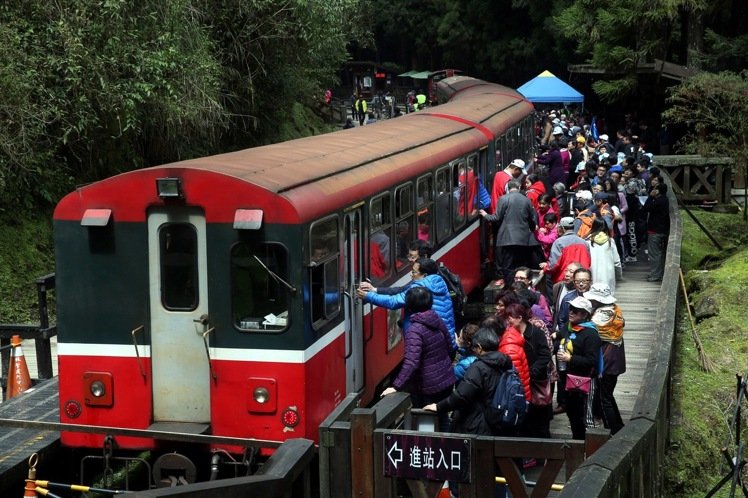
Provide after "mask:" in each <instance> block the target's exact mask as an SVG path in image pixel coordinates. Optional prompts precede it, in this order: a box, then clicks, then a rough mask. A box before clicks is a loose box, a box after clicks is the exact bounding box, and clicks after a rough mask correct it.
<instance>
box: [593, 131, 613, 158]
mask: <svg viewBox="0 0 748 498" xmlns="http://www.w3.org/2000/svg"><path fill="white" fill-rule="evenodd" d="M599 138H600V143H598V144H597V153H598V154H600V155H602V154H608V155H613V154H614V153H615V151H616V148H615V147H613V144H611V143H610V142H608V135H606V134H605V133H603V134H602V135H600V137H599Z"/></svg>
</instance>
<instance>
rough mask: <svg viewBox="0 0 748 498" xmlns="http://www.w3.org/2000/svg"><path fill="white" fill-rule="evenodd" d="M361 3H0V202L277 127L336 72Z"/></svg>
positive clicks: (51, 194)
mask: <svg viewBox="0 0 748 498" xmlns="http://www.w3.org/2000/svg"><path fill="white" fill-rule="evenodd" d="M359 14H360V10H359V0H338V1H335V2H323V1H321V0H286V1H278V0H223V1H219V2H214V1H207V0H171V1H169V2H163V1H161V0H141V1H134V0H68V1H66V2H46V1H42V0H9V1H7V2H3V3H2V5H0V93H2V95H3V101H2V102H1V103H0V210H2V209H4V208H5V209H8V208H9V207H10V206H18V205H22V206H25V207H28V206H31V205H32V204H33V203H35V202H39V201H42V202H55V201H56V200H57V199H58V198H59V197H60V196H61V195H62V194H63V193H65V192H68V191H70V190H71V188H72V185H74V184H75V183H80V182H87V181H91V180H96V179H99V178H102V177H105V176H109V175H111V174H115V173H118V172H121V171H125V170H129V169H133V168H137V167H142V166H149V165H153V164H162V163H166V162H170V161H175V160H179V159H185V158H189V157H194V156H197V155H207V154H211V153H216V152H222V151H225V150H227V149H231V148H240V147H244V146H247V145H250V144H257V143H265V142H268V141H275V140H278V139H279V138H280V137H281V133H280V130H281V128H282V127H281V126H279V125H280V123H281V122H282V121H283V120H284V119H285V118H286V117H287V116H288V114H289V112H290V109H291V107H292V104H293V103H294V102H307V103H313V102H314V101H315V100H316V99H319V98H321V95H322V93H323V92H322V89H323V88H324V87H325V86H329V85H331V84H332V83H333V82H334V78H335V76H334V75H335V74H336V71H337V70H338V68H339V67H340V65H341V63H342V62H343V61H344V60H345V59H346V57H347V52H346V43H347V41H348V39H349V38H350V37H352V36H356V35H355V34H356V33H359V32H360V31H361V29H359V27H360V26H361V25H362V24H361V23H360V22H356V20H357V16H358V15H359Z"/></svg>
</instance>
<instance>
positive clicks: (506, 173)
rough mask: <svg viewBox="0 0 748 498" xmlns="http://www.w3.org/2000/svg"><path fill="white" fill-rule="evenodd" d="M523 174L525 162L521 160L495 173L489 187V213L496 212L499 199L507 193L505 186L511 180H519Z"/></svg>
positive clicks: (514, 161) (516, 160) (515, 160)
mask: <svg viewBox="0 0 748 498" xmlns="http://www.w3.org/2000/svg"><path fill="white" fill-rule="evenodd" d="M524 173H525V162H524V161H523V160H522V159H514V160H512V162H510V163H509V164H508V165H507V167H506V168H504V169H503V170H501V171H499V172H498V173H496V175H495V176H494V177H493V186H492V187H491V212H493V213H495V212H496V206H497V205H498V203H499V199H500V198H501V196H502V195H504V194H506V193H507V192H508V191H509V189H508V188H507V184H508V183H509V182H510V181H512V180H517V179H519V177H520V176H522V175H523V174H524Z"/></svg>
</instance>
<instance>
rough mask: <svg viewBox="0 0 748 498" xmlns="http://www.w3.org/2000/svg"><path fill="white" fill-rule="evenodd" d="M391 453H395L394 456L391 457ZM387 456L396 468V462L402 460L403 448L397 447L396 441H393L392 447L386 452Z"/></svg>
mask: <svg viewBox="0 0 748 498" xmlns="http://www.w3.org/2000/svg"><path fill="white" fill-rule="evenodd" d="M393 453H394V454H395V458H393ZM387 458H389V459H390V462H392V465H394V466H395V468H396V469H397V464H398V463H400V462H402V461H403V450H401V449H400V448H398V447H397V441H395V444H393V445H392V448H390V450H389V451H388V452H387Z"/></svg>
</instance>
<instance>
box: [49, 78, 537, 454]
mask: <svg viewBox="0 0 748 498" xmlns="http://www.w3.org/2000/svg"><path fill="white" fill-rule="evenodd" d="M439 87H440V90H441V92H442V96H441V98H440V102H446V103H445V104H442V105H439V106H437V107H434V108H430V109H426V110H423V111H421V112H418V113H416V114H411V115H407V116H404V117H401V118H397V119H391V120H388V121H384V122H380V123H377V124H375V125H371V126H365V127H361V128H355V129H351V130H343V131H339V132H334V133H330V134H326V135H322V136H315V137H309V138H303V139H299V140H293V141H290V142H285V143H280V144H275V145H269V146H264V147H258V148H253V149H248V150H242V151H238V152H232V153H227V154H221V155H217V156H211V157H205V158H199V159H192V160H188V161H181V162H177V163H172V164H166V165H163V166H157V167H152V168H147V169H141V170H136V171H131V172H128V173H124V174H121V175H118V176H114V177H112V178H107V179H105V180H102V181H99V182H96V183H93V184H90V185H86V186H84V187H81V188H79V189H77V190H76V191H75V192H72V193H70V194H69V195H67V196H66V197H65V198H64V199H62V201H61V202H60V203H59V204H58V206H57V208H56V210H55V213H54V230H55V250H56V265H57V268H56V273H57V310H58V312H57V313H58V315H57V318H58V332H59V336H58V361H59V382H60V405H61V406H60V408H61V409H60V418H61V422H64V423H71V424H84V425H100V426H110V427H112V426H113V427H126V428H134V429H149V428H151V429H154V430H155V429H158V428H160V427H165V425H164V424H169V425H168V427H169V430H172V431H180V430H184V431H188V432H201V433H209V434H213V435H222V436H232V437H242V438H257V439H262V440H273V441H282V440H285V439H288V438H294V437H307V438H310V439H315V440H317V427H318V425H319V424H320V422H321V421H322V420H323V419H324V418H325V417H326V416H327V415H328V414H329V413H330V412H331V410H332V409H333V408H334V407H335V406H336V405H337V404H338V403H339V402H340V401H341V400H342V399H343V398H344V397H345V396H346V394H347V393H350V392H356V391H358V392H362V393H363V394H362V399H363V401H364V402H368V401H369V400H371V399H372V398H373V396H374V395H375V393H376V389H377V388H378V387H379V386H381V384H382V383H383V381H385V379H387V378H388V376H389V375H390V374H391V372H392V371H393V370H394V369H395V368H396V366H397V365H398V363H399V362H400V360H401V357H402V354H403V343H402V334H401V331H400V330H399V329H398V327H397V325H396V321H397V317H398V314H397V312H388V311H387V310H384V309H371V308H370V306H369V305H365V306H364V305H363V304H362V303H361V301H359V300H356V299H355V292H354V289H355V286H356V285H357V283H358V282H359V281H361V280H362V279H365V278H371V279H372V280H374V281H375V283H377V284H383V285H390V284H398V283H403V282H405V281H407V280H408V279H409V269H410V268H409V265H408V264H407V260H406V256H407V245H408V243H409V242H410V241H412V240H415V239H416V238H421V239H424V240H428V241H429V242H430V243H431V244H432V246H433V247H434V248H435V257H437V258H438V259H440V260H442V261H444V262H445V263H446V264H447V265H448V266H449V267H450V269H452V270H453V271H455V272H457V273H459V274H460V275H461V276H462V280H463V283H464V285H465V287H466V291H468V292H469V291H470V290H472V289H474V288H476V287H477V286H479V285H480V284H481V283H482V280H481V275H480V256H479V253H480V243H481V241H480V233H481V231H480V230H479V227H480V220H479V217H476V216H475V215H473V214H471V211H473V209H472V206H471V205H470V202H471V201H470V199H469V196H470V195H472V192H471V191H472V187H469V188H467V189H466V187H465V185H463V184H462V183H464V182H462V179H463V178H464V177H465V175H464V171H465V168H469V169H472V170H473V171H474V172H475V173H478V174H480V175H481V177H482V178H483V179H485V180H486V183H487V184H488V185H487V186H488V188H489V189H490V179H491V178H492V176H493V174H494V173H495V171H496V167H497V165H496V161H495V156H496V152H497V151H500V152H501V157H505V158H512V157H523V156H524V157H526V156H527V155H528V154H529V152H530V150H531V147H532V144H533V141H532V130H533V127H532V124H533V122H532V112H533V107H532V105H531V104H530V103H529V102H528V101H526V100H525V99H524V98H523V97H522V96H521V95H520V94H518V93H517V92H515V91H514V90H511V89H509V88H506V87H503V86H500V85H496V84H492V83H487V82H484V81H480V80H477V79H473V78H468V77H462V76H457V77H453V78H447V79H445V80H442V81H441V82H440V83H439ZM468 177H470V178H471V177H472V176H471V175H468ZM102 441H103V436H100V435H95V434H84V433H73V432H64V433H63V434H62V443H63V444H65V445H68V446H73V447H92V448H94V447H95V448H100V447H101V446H102ZM117 443H118V445H119V447H121V448H133V449H134V448H150V447H153V445H154V442H153V441H151V440H149V439H146V438H134V437H119V438H117Z"/></svg>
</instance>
